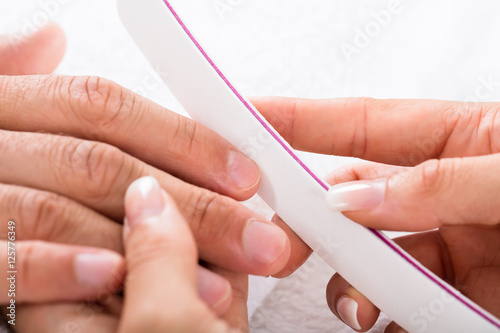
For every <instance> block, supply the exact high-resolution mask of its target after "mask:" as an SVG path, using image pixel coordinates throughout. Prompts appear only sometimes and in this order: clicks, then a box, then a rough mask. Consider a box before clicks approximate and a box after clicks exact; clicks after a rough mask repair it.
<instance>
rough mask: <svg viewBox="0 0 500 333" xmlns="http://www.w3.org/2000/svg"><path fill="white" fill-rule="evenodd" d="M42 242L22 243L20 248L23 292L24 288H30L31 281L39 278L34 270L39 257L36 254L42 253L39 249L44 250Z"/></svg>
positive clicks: (20, 280) (20, 279)
mask: <svg viewBox="0 0 500 333" xmlns="http://www.w3.org/2000/svg"><path fill="white" fill-rule="evenodd" d="M42 245H43V242H42V241H30V242H25V243H22V245H21V246H20V248H19V269H18V272H19V275H18V276H19V285H20V286H21V288H19V289H20V290H22V286H29V285H30V281H33V279H36V278H37V272H32V268H33V267H35V264H36V260H37V256H36V254H37V253H39V252H40V250H39V249H42V248H43V246H42Z"/></svg>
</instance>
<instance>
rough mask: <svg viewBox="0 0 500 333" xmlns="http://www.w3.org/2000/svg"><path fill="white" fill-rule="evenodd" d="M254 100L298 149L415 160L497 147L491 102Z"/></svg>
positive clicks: (395, 161)
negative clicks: (492, 124) (493, 130)
mask: <svg viewBox="0 0 500 333" xmlns="http://www.w3.org/2000/svg"><path fill="white" fill-rule="evenodd" d="M252 103H253V104H254V105H255V106H256V107H257V109H258V110H259V111H260V112H261V113H262V114H263V115H264V116H265V117H266V118H267V120H268V121H269V122H270V123H271V124H272V125H273V126H274V127H275V128H276V129H277V130H278V131H279V132H280V133H281V135H282V136H283V137H284V138H285V139H286V140H287V141H288V142H289V143H290V144H291V145H292V146H293V147H294V148H296V149H300V150H306V151H312V152H317V153H323V154H334V155H342V156H354V157H360V158H364V159H367V160H371V161H377V162H382V163H388V164H396V165H417V164H419V163H421V162H423V161H425V160H428V159H431V158H437V157H452V156H471V155H480V154H490V153H495V152H498V151H499V148H500V143H499V142H498V141H496V140H495V139H496V138H495V137H494V135H493V132H492V131H491V121H492V119H495V118H494V116H495V114H496V113H497V112H498V109H499V107H498V104H495V103H477V104H474V103H462V102H446V101H432V100H376V99H369V98H343V99H328V100H306V99H295V98H255V99H253V100H252Z"/></svg>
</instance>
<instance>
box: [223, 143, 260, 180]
mask: <svg viewBox="0 0 500 333" xmlns="http://www.w3.org/2000/svg"><path fill="white" fill-rule="evenodd" d="M228 169H229V176H230V177H231V180H232V181H233V183H234V184H235V185H236V186H237V187H238V188H240V189H248V188H251V187H253V186H255V184H257V182H258V181H259V178H260V171H259V167H258V166H257V164H255V162H254V161H252V160H251V159H249V158H248V157H246V156H245V155H243V154H242V153H240V152H238V151H235V150H231V152H230V153H229V159H228Z"/></svg>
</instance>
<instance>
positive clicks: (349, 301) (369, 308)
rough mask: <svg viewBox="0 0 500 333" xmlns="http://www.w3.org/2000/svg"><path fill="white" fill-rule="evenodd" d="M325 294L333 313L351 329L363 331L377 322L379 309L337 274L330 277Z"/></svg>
mask: <svg viewBox="0 0 500 333" xmlns="http://www.w3.org/2000/svg"><path fill="white" fill-rule="evenodd" d="M326 295H327V302H328V306H329V307H330V310H331V311H332V312H333V314H334V315H335V316H337V317H338V318H339V319H340V320H342V321H343V322H344V323H345V324H346V325H347V326H349V327H351V328H352V329H354V330H356V331H359V332H365V331H367V330H369V329H370V328H371V327H372V326H373V325H374V324H375V323H376V322H377V319H378V316H379V314H380V310H379V309H378V308H377V307H375V305H373V304H372V303H371V302H370V301H369V300H368V299H367V298H366V297H365V296H364V295H362V294H361V293H360V292H359V291H357V290H356V289H355V288H353V287H352V286H351V285H350V284H349V282H347V281H346V280H344V279H343V278H342V277H341V276H340V275H339V274H335V275H334V276H333V277H332V278H331V279H330V282H329V283H328V286H327V289H326Z"/></svg>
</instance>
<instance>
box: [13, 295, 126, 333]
mask: <svg viewBox="0 0 500 333" xmlns="http://www.w3.org/2000/svg"><path fill="white" fill-rule="evenodd" d="M15 324H16V325H15V326H11V327H12V328H15V329H16V332H26V333H30V332H81V333H114V332H116V330H117V327H118V316H113V315H110V314H108V313H106V311H105V308H104V307H103V306H102V305H97V304H88V303H82V302H80V303H49V304H36V305H23V306H20V307H19V309H18V311H17V313H16V320H15Z"/></svg>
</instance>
